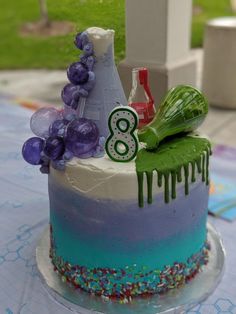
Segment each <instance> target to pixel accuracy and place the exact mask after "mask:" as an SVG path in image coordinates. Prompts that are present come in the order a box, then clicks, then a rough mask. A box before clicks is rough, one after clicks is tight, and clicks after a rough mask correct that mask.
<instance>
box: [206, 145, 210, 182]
mask: <svg viewBox="0 0 236 314" xmlns="http://www.w3.org/2000/svg"><path fill="white" fill-rule="evenodd" d="M209 160H210V151H209V150H208V151H207V152H206V185H209Z"/></svg>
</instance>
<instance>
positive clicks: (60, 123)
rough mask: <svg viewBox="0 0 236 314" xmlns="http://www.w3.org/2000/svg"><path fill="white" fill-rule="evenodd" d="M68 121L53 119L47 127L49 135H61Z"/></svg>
mask: <svg viewBox="0 0 236 314" xmlns="http://www.w3.org/2000/svg"><path fill="white" fill-rule="evenodd" d="M68 123H69V121H68V120H66V119H60V120H56V121H54V122H53V123H52V124H51V125H50V128H49V135H50V136H60V137H63V136H64V134H65V130H66V126H67V124H68Z"/></svg>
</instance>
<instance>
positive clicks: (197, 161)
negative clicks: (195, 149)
mask: <svg viewBox="0 0 236 314" xmlns="http://www.w3.org/2000/svg"><path fill="white" fill-rule="evenodd" d="M196 165H197V170H198V173H201V172H202V166H201V157H200V158H198V159H197V160H196Z"/></svg>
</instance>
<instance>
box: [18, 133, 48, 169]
mask: <svg viewBox="0 0 236 314" xmlns="http://www.w3.org/2000/svg"><path fill="white" fill-rule="evenodd" d="M43 148H44V140H43V139H42V138H39V137H31V138H29V139H28V140H27V141H26V142H25V143H24V145H23V147H22V156H23V158H24V159H25V161H27V162H28V163H29V164H31V165H41V164H42V163H43V161H42V159H41V152H42V151H43Z"/></svg>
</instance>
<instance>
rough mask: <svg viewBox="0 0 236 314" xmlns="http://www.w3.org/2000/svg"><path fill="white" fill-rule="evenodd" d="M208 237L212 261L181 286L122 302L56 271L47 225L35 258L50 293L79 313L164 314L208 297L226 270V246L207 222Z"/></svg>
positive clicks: (174, 311) (184, 309)
mask: <svg viewBox="0 0 236 314" xmlns="http://www.w3.org/2000/svg"><path fill="white" fill-rule="evenodd" d="M207 229H208V240H209V242H210V245H211V250H210V251H209V262H208V264H207V265H206V266H203V267H202V270H201V271H200V272H199V273H198V274H197V275H196V277H195V278H194V279H193V280H191V281H190V282H188V283H187V284H186V285H184V286H183V287H181V288H178V289H173V290H170V291H169V292H167V293H165V294H163V295H158V294H155V295H153V296H150V297H146V298H142V297H136V298H133V299H132V301H131V302H129V303H126V304H121V303H119V302H118V301H111V300H105V299H103V298H102V297H98V296H94V295H91V294H89V293H87V292H84V291H82V290H79V289H74V287H72V286H70V285H69V284H68V283H67V282H63V280H62V277H61V276H60V275H59V274H57V273H56V272H55V271H54V267H53V265H52V263H51V260H50V258H49V246H50V244H49V243H50V240H49V239H50V236H49V228H47V229H46V230H45V231H44V233H43V235H42V237H41V239H40V241H39V243H38V246H37V248H36V261H37V266H38V270H39V273H40V277H41V279H42V281H43V284H44V285H45V287H46V288H47V290H48V292H49V293H50V295H51V296H52V297H53V298H54V299H55V301H56V302H58V303H60V304H61V305H63V306H65V307H66V308H67V309H68V310H71V311H73V313H79V314H90V313H91V314H92V313H96V314H131V313H136V314H139V313H140V314H159V313H160V314H161V313H162V314H164V313H168V314H169V313H171V314H172V313H173V314H179V313H185V312H186V311H187V310H189V309H191V308H193V307H194V306H195V305H197V304H198V303H200V302H202V301H203V300H205V299H206V298H207V297H208V296H209V295H210V294H211V293H212V292H213V291H214V289H215V288H216V286H217V285H218V283H219V281H220V279H221V277H222V275H223V271H224V260H225V249H224V246H223V243H222V240H221V237H220V235H219V234H218V233H217V231H216V230H215V229H214V227H213V226H212V225H211V224H209V223H208V225H207Z"/></svg>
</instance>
